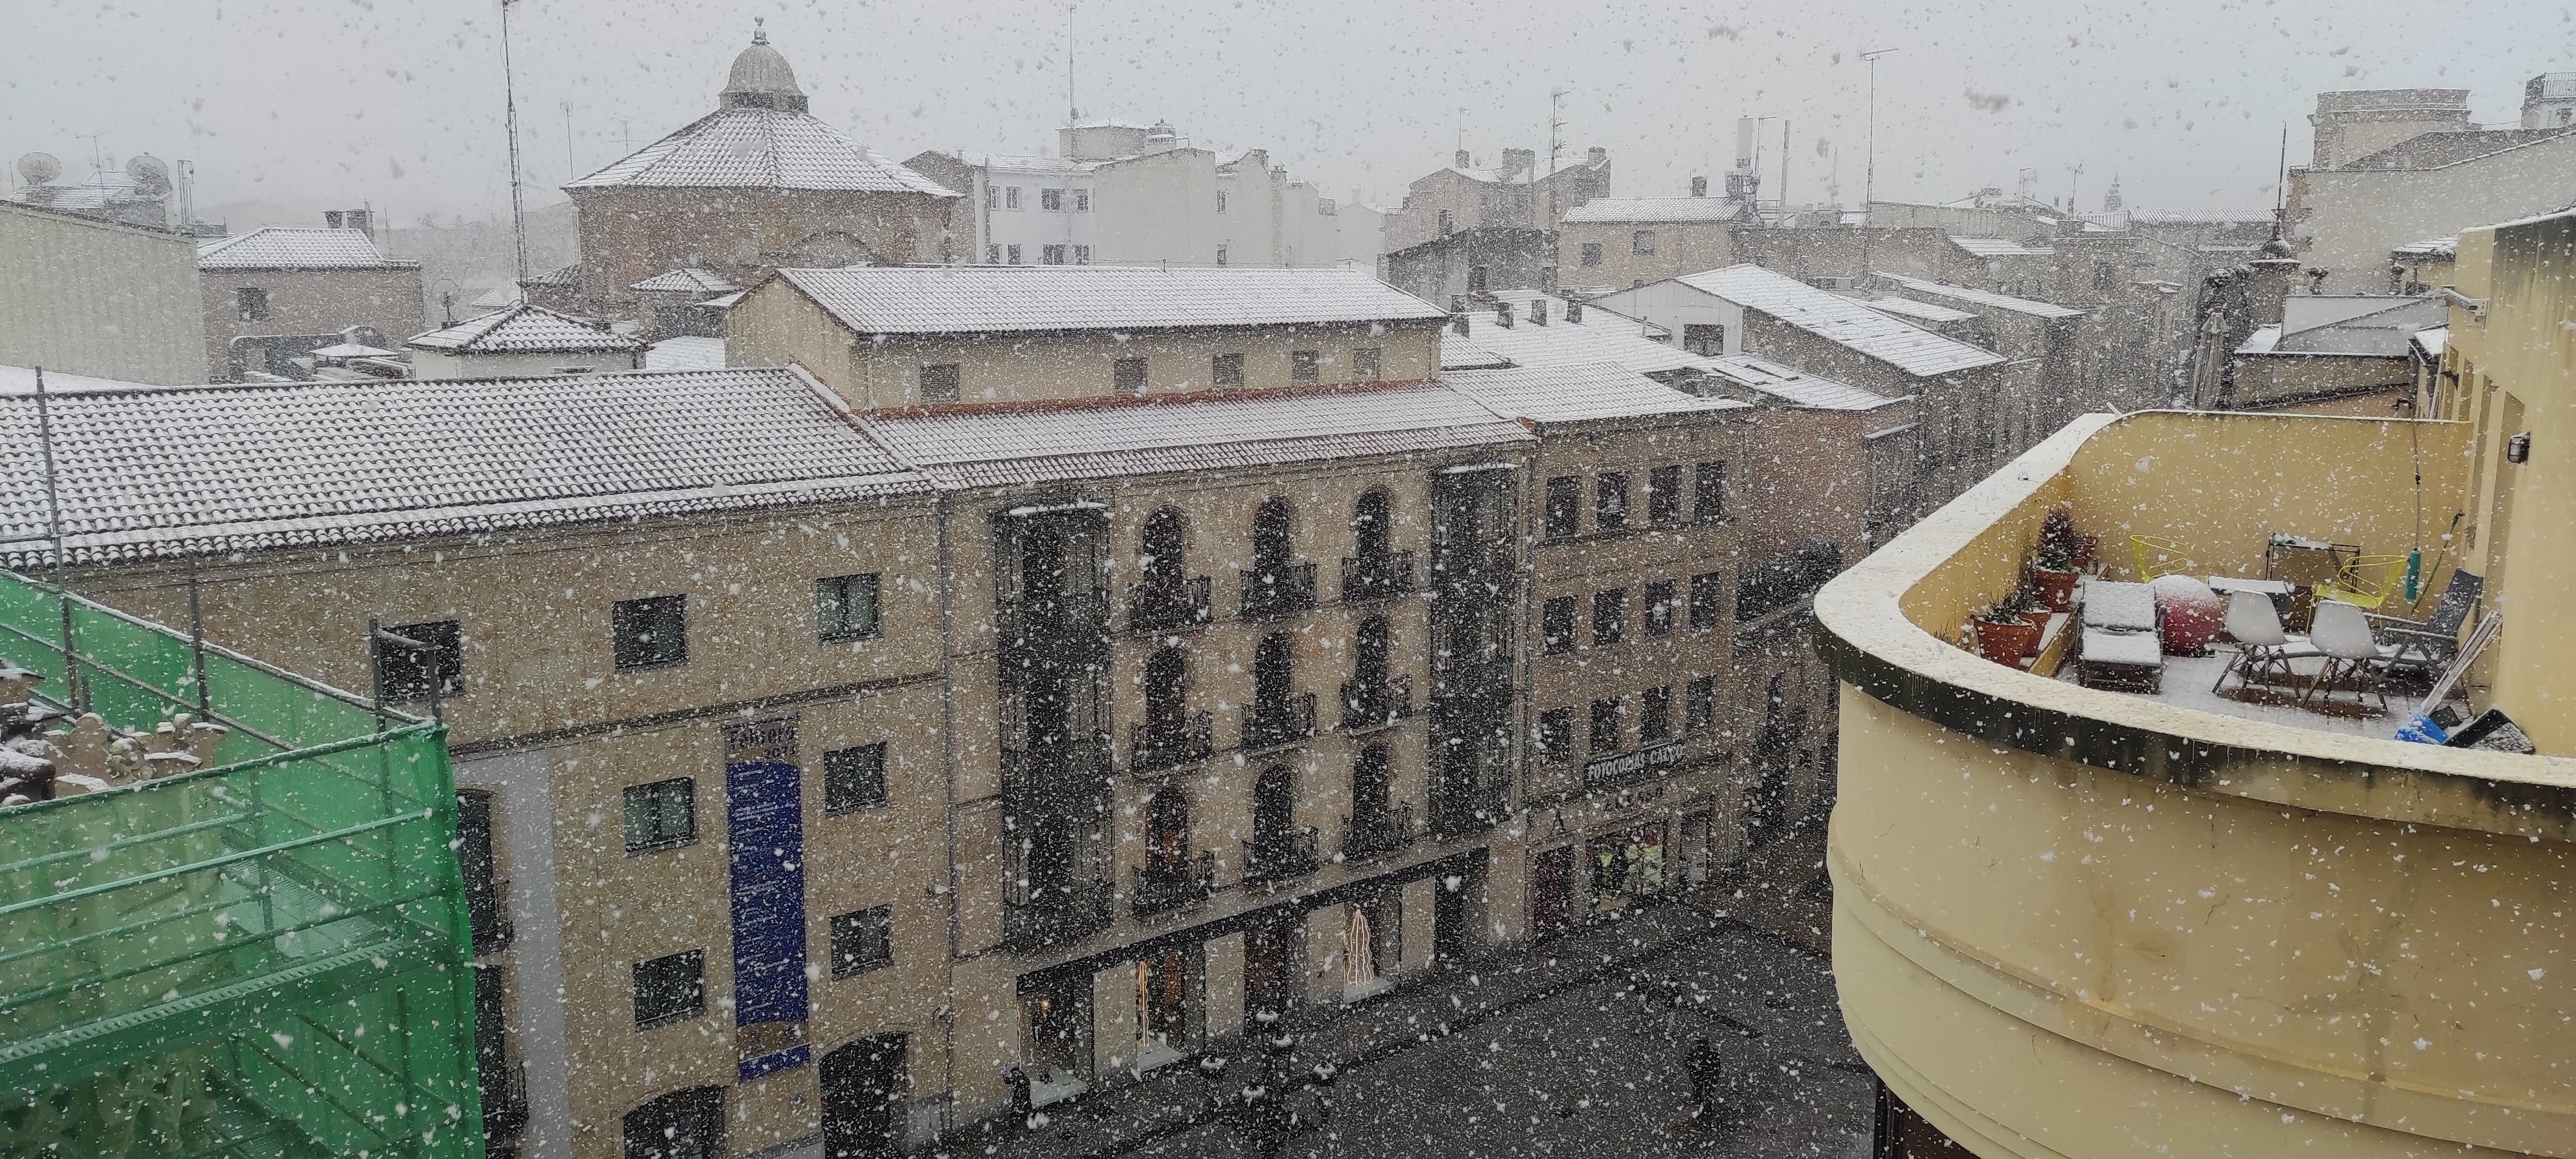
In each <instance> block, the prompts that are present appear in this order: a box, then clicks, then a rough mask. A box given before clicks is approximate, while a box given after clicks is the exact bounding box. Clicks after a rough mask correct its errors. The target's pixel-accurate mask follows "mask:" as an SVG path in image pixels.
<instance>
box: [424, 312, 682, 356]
mask: <svg viewBox="0 0 2576 1159" xmlns="http://www.w3.org/2000/svg"><path fill="white" fill-rule="evenodd" d="M403 345H405V346H408V347H411V348H413V349H415V350H440V351H445V352H448V353H451V354H569V353H576V352H587V351H631V350H642V349H643V348H644V345H645V343H644V340H643V339H641V338H636V337H632V336H630V335H625V334H619V333H616V332H614V331H612V330H610V329H609V328H608V324H607V323H605V322H594V321H591V320H590V319H587V318H576V317H573V316H572V315H570V314H563V313H558V312H556V311H553V310H549V309H546V308H545V307H543V306H535V305H530V304H528V303H525V302H522V303H520V304H518V305H516V306H512V307H510V308H508V309H506V310H495V311H493V312H491V313H489V314H485V315H483V316H482V317H480V318H468V319H466V320H464V321H462V322H459V323H457V324H455V325H453V326H449V327H445V328H443V329H438V330H432V331H429V332H428V333H425V334H415V335H412V336H411V338H410V339H409V340H408V341H405V342H404V343H403Z"/></svg>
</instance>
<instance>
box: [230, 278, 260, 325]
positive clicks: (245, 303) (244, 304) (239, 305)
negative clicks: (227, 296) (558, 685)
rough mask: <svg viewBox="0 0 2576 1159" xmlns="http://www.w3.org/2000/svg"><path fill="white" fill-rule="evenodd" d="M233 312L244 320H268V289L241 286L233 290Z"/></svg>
mask: <svg viewBox="0 0 2576 1159" xmlns="http://www.w3.org/2000/svg"><path fill="white" fill-rule="evenodd" d="M233 313H235V314H237V315H239V316H240V317H241V320H242V321H244V322H265V321H268V291H266V290H263V289H261V288H259V287H257V286H243V287H242V288H240V289H238V290H234V291H233Z"/></svg>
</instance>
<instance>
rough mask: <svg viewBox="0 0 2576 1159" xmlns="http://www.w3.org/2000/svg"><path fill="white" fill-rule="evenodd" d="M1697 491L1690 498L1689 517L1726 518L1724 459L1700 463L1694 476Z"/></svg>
mask: <svg viewBox="0 0 2576 1159" xmlns="http://www.w3.org/2000/svg"><path fill="white" fill-rule="evenodd" d="M1695 481H1696V483H1697V484H1698V489H1697V492H1696V493H1695V494H1694V495H1693V496H1692V500H1691V518H1693V519H1724V518H1726V464H1725V462H1724V461H1719V462H1715V463H1702V464H1700V465H1699V474H1698V476H1697V478H1696V480H1695Z"/></svg>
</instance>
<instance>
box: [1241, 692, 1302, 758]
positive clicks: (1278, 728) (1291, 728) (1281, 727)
mask: <svg viewBox="0 0 2576 1159" xmlns="http://www.w3.org/2000/svg"><path fill="white" fill-rule="evenodd" d="M1313 735H1315V694H1314V693H1312V692H1300V693H1298V694H1297V695H1295V696H1291V697H1289V698H1288V699H1286V700H1262V701H1255V702H1254V703H1253V705H1252V707H1251V708H1250V709H1247V710H1246V711H1245V712H1244V714H1243V748H1244V750H1245V751H1247V752H1249V751H1251V750H1254V749H1267V748H1277V747H1279V746H1280V745H1288V744H1296V743H1297V742H1299V741H1302V740H1305V739H1306V738H1307V737H1310V736H1313Z"/></svg>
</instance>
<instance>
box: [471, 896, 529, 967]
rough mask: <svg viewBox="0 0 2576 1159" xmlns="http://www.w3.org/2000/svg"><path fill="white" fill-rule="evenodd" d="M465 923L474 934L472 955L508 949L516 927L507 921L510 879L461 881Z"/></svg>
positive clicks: (477, 955)
mask: <svg viewBox="0 0 2576 1159" xmlns="http://www.w3.org/2000/svg"><path fill="white" fill-rule="evenodd" d="M465 924H466V928H468V929H470V930H472V931H473V933H474V956H475V957H478V958H480V957H482V956H483V955H485V954H497V953H500V952H501V951H503V950H506V949H509V948H510V941H511V939H512V938H515V937H517V936H518V927H517V926H516V925H514V924H512V922H511V921H510V880H509V879H508V878H506V877H505V878H498V879H494V880H491V881H484V882H474V881H468V882H466V883H465Z"/></svg>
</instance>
